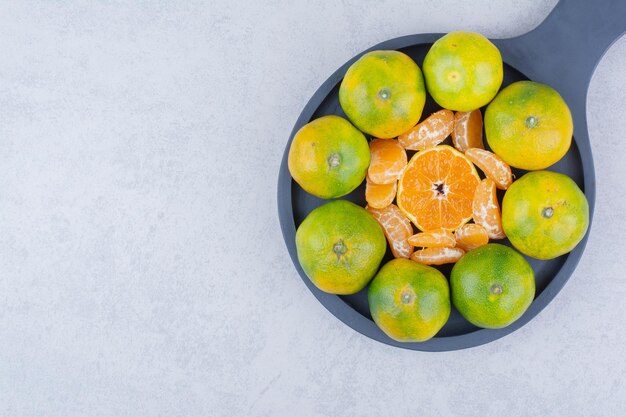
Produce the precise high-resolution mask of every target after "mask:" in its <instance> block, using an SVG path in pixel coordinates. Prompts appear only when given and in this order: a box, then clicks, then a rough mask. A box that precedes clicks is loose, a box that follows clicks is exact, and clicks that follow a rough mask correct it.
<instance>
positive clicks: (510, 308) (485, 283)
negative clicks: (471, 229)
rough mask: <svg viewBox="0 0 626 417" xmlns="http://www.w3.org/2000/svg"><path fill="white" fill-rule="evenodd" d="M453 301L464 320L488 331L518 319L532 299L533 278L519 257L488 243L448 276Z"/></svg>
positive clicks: (463, 258)
mask: <svg viewBox="0 0 626 417" xmlns="http://www.w3.org/2000/svg"><path fill="white" fill-rule="evenodd" d="M450 289H451V291H452V302H453V303H454V306H455V307H456V308H457V310H459V312H460V313H461V315H462V316H463V317H465V319H466V320H467V321H469V322H470V323H472V324H474V325H476V326H478V327H484V328H487V329H499V328H501V327H506V326H508V325H509V324H511V323H513V322H514V321H515V320H517V319H518V318H520V317H521V316H522V314H524V312H525V311H526V309H527V308H528V306H530V303H532V301H533V298H534V297H535V275H534V273H533V270H532V268H531V267H530V265H529V264H528V262H527V261H526V259H524V257H523V256H522V255H520V254H519V253H517V252H516V251H515V250H514V249H511V248H509V247H508V246H504V245H500V244H498V243H489V244H487V245H484V246H481V247H479V248H477V249H474V250H471V251H469V252H467V253H466V254H465V256H463V257H462V258H461V259H460V260H459V261H458V262H457V263H456V264H455V265H454V267H453V268H452V273H451V274H450Z"/></svg>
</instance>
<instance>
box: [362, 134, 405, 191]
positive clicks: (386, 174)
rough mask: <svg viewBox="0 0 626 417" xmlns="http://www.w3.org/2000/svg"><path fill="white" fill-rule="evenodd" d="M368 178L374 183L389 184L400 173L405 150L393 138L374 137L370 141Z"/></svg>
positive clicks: (398, 176)
mask: <svg viewBox="0 0 626 417" xmlns="http://www.w3.org/2000/svg"><path fill="white" fill-rule="evenodd" d="M370 154H371V156H372V158H371V160H370V166H369V169H368V170H367V175H368V176H369V179H370V181H371V182H373V183H374V184H390V183H392V182H395V181H397V180H398V178H400V175H402V171H403V170H404V167H405V166H406V160H407V157H406V151H405V150H404V148H403V147H402V146H401V145H400V144H399V143H398V141H397V140H394V139H374V140H373V141H371V142H370Z"/></svg>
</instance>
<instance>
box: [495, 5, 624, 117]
mask: <svg viewBox="0 0 626 417" xmlns="http://www.w3.org/2000/svg"><path fill="white" fill-rule="evenodd" d="M624 32H626V0H598V1H592V0H561V1H560V2H559V3H558V4H557V5H556V6H555V7H554V9H553V10H552V12H551V13H550V14H549V15H548V17H547V18H546V19H545V20H544V21H543V22H542V23H541V24H540V25H539V26H537V27H536V28H535V29H533V30H531V31H530V32H528V33H526V34H524V35H521V36H518V37H516V38H510V39H497V40H495V43H496V44H497V45H498V46H500V45H501V46H502V48H501V50H502V52H503V58H504V60H505V62H508V63H510V64H511V65H513V66H514V67H516V68H517V69H519V70H520V71H522V72H523V73H524V74H525V75H526V76H527V77H528V78H530V79H531V80H535V81H539V82H544V83H546V84H549V85H551V86H552V87H554V88H556V89H557V91H559V92H560V93H561V94H562V95H563V96H564V98H565V99H566V101H568V102H572V101H576V102H578V103H579V104H582V105H583V106H584V100H585V99H586V95H587V89H588V86H589V81H590V80H591V76H592V74H593V71H594V70H595V68H596V65H597V64H598V62H599V61H600V59H601V58H602V56H603V55H604V53H605V52H606V50H607V49H608V48H609V47H610V46H611V44H612V43H613V42H615V41H616V40H617V39H619V37H620V36H621V35H622V34H624Z"/></svg>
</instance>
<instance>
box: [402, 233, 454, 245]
mask: <svg viewBox="0 0 626 417" xmlns="http://www.w3.org/2000/svg"><path fill="white" fill-rule="evenodd" d="M408 241H409V243H410V244H411V245H413V246H420V247H422V248H453V247H454V246H455V245H456V240H455V239H454V235H453V234H452V233H451V232H449V231H447V230H443V229H441V230H435V231H432V232H422V233H418V234H416V235H413V236H411V237H410V238H409V239H408Z"/></svg>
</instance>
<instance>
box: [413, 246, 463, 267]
mask: <svg viewBox="0 0 626 417" xmlns="http://www.w3.org/2000/svg"><path fill="white" fill-rule="evenodd" d="M464 254H465V251H463V249H461V248H425V249H420V250H416V251H415V252H414V253H413V255H411V259H412V260H414V261H415V262H419V263H421V264H424V265H443V264H451V263H454V262H456V261H458V260H459V259H461V257H462V256H463V255H464Z"/></svg>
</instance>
